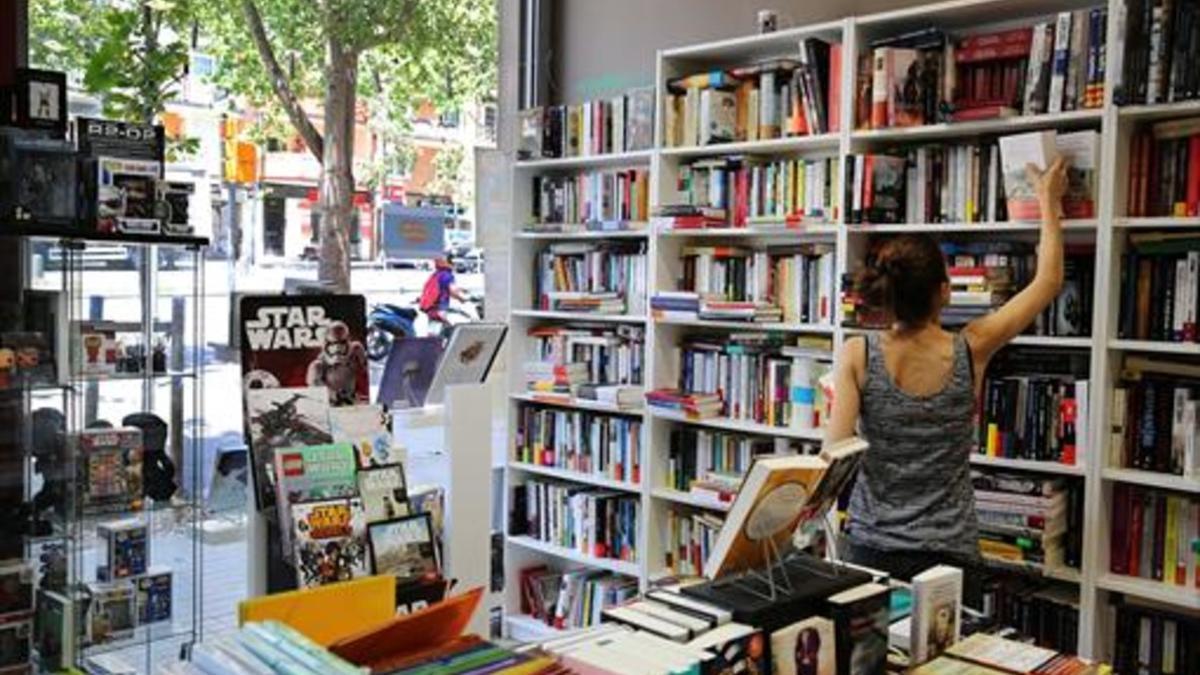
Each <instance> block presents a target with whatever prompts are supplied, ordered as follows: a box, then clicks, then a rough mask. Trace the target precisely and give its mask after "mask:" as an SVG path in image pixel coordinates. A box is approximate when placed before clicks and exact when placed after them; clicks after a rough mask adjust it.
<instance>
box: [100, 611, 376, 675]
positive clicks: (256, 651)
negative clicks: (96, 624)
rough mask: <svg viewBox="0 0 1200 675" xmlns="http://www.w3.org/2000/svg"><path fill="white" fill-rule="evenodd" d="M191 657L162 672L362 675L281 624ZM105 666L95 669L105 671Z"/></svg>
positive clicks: (227, 639) (198, 647)
mask: <svg viewBox="0 0 1200 675" xmlns="http://www.w3.org/2000/svg"><path fill="white" fill-rule="evenodd" d="M190 654H191V657H190V663H187V664H183V663H177V664H175V665H172V666H171V667H170V669H169V670H165V671H163V672H180V673H205V674H206V675H222V674H224V673H230V672H272V671H273V672H322V673H328V674H329V675H354V674H355V673H359V672H361V670H360V669H359V668H358V667H356V666H355V665H354V664H352V663H350V662H348V661H346V660H344V659H342V658H341V657H339V656H337V655H336V654H333V653H331V652H330V651H329V650H327V649H326V648H324V647H322V646H321V645H319V644H317V643H316V642H313V641H312V640H310V639H309V638H307V637H305V636H304V635H302V634H301V633H299V632H298V631H296V630H295V629H293V628H291V627H290V626H288V625H287V624H284V623H280V622H278V621H264V622H256V623H247V624H245V625H243V626H242V627H240V628H238V629H237V630H235V631H233V632H231V633H228V634H225V635H222V636H221V637H219V638H217V639H215V640H205V641H203V642H199V643H197V644H195V645H194V646H193V647H192V649H191V652H190ZM103 663H104V662H103V661H101V663H97V664H94V666H95V667H102V664H103ZM183 666H186V668H185V667H183ZM95 667H89V668H88V670H87V672H102V671H101V670H96V669H95ZM175 668H180V670H174V669H175ZM117 672H124V671H117ZM132 672H136V670H135V671H132Z"/></svg>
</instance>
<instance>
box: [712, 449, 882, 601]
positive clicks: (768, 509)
mask: <svg viewBox="0 0 1200 675" xmlns="http://www.w3.org/2000/svg"><path fill="white" fill-rule="evenodd" d="M866 447H867V446H866V443H865V442H864V441H862V440H860V439H857V438H850V439H846V440H845V441H840V442H838V443H835V444H832V445H830V446H828V447H826V448H825V449H824V450H822V452H821V454H820V455H819V456H815V457H813V456H795V457H787V456H785V457H771V458H759V459H756V460H755V462H754V464H753V465H752V466H751V467H750V472H749V474H748V475H747V476H746V479H745V481H744V482H743V483H742V487H741V489H740V490H739V491H738V495H737V498H736V499H735V500H734V502H733V506H732V507H731V508H730V510H729V515H728V516H727V518H726V521H725V525H724V526H723V527H722V528H721V533H720V536H719V537H718V539H717V542H716V544H715V545H714V547H713V550H712V552H711V553H710V555H709V557H708V559H707V560H706V561H705V564H704V575H705V576H706V577H708V578H709V579H717V578H719V577H722V576H725V575H727V574H732V573H736V572H743V571H747V570H750V569H758V568H761V567H763V566H764V565H765V564H767V561H766V560H765V559H764V558H763V549H762V547H761V545H760V542H761V541H762V540H764V539H766V538H770V539H772V540H774V542H775V546H776V548H777V550H779V551H781V552H783V551H787V550H789V549H790V546H791V538H792V533H793V532H794V531H795V529H796V527H797V526H798V525H799V524H800V523H802V522H804V521H806V520H807V519H809V518H812V517H813V516H814V515H816V514H820V513H824V511H825V510H827V509H828V508H829V506H830V505H831V504H832V503H833V501H834V500H835V499H837V496H838V495H839V494H840V493H841V491H842V489H843V488H844V487H845V486H846V483H847V482H848V481H849V479H850V477H851V476H853V475H854V473H855V470H856V469H857V468H858V463H859V462H860V461H861V458H862V453H863V452H864V451H866Z"/></svg>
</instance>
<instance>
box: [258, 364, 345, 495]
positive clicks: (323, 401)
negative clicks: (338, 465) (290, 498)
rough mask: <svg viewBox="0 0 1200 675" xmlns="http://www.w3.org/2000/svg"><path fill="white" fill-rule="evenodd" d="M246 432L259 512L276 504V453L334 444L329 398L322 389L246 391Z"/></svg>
mask: <svg viewBox="0 0 1200 675" xmlns="http://www.w3.org/2000/svg"><path fill="white" fill-rule="evenodd" d="M246 428H247V430H248V434H249V441H250V442H249V443H248V446H249V448H250V456H251V460H252V463H253V471H252V472H251V477H252V478H253V480H254V493H255V500H256V502H257V506H258V508H259V509H263V508H267V507H269V506H273V505H274V504H275V497H276V493H277V490H278V486H277V484H276V477H277V475H276V473H275V464H276V463H275V451H276V450H279V449H282V448H287V447H296V446H304V445H321V444H326V443H332V442H333V434H332V433H331V427H330V424H329V402H328V396H327V394H326V392H325V390H324V389H323V388H321V387H299V388H281V387H272V388H264V389H249V390H247V391H246Z"/></svg>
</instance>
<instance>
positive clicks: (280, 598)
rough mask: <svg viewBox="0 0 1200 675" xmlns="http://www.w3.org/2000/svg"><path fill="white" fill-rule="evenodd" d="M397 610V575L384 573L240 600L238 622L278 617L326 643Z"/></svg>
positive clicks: (379, 620)
mask: <svg viewBox="0 0 1200 675" xmlns="http://www.w3.org/2000/svg"><path fill="white" fill-rule="evenodd" d="M395 614H396V577H394V576H392V575H389V574H381V575H378V576H373V577H364V578H362V579H355V580H353V581H345V582H342V583H337V584H330V585H328V586H320V587H317V588H307V589H304V590H299V591H288V592H286V593H278V594H275V595H264V596H261V597H257V598H251V599H249V600H244V601H242V602H241V603H240V604H238V624H239V625H241V624H244V623H247V622H250V621H266V620H268V619H274V620H276V621H279V622H281V623H285V624H287V625H289V626H291V627H292V628H295V629H296V630H297V631H300V632H301V633H303V634H304V635H305V636H307V637H308V638H309V639H310V640H312V641H313V642H316V643H317V644H319V645H321V646H323V647H326V646H329V645H330V644H333V643H334V642H337V641H338V640H341V639H342V638H344V637H346V636H349V635H353V634H355V633H359V632H361V631H362V630H363V629H364V628H367V627H369V626H374V625H376V624H379V623H382V622H384V621H387V620H388V619H390V618H392V617H393V616H395Z"/></svg>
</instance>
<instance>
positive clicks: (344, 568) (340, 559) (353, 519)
mask: <svg viewBox="0 0 1200 675" xmlns="http://www.w3.org/2000/svg"><path fill="white" fill-rule="evenodd" d="M291 521H292V537H291V539H292V547H293V548H292V550H293V552H294V556H295V557H294V558H293V560H294V564H295V566H296V584H297V586H298V587H299V588H312V587H314V586H324V585H325V584H332V583H337V582H339V581H349V580H351V579H357V578H359V577H364V576H366V575H367V574H369V573H370V567H369V565H368V562H367V536H366V535H367V530H366V528H367V524H366V513H365V511H364V510H363V505H362V501H361V500H359V499H357V498H354V499H329V500H323V501H311V502H300V503H296V504H292V518H291Z"/></svg>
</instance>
